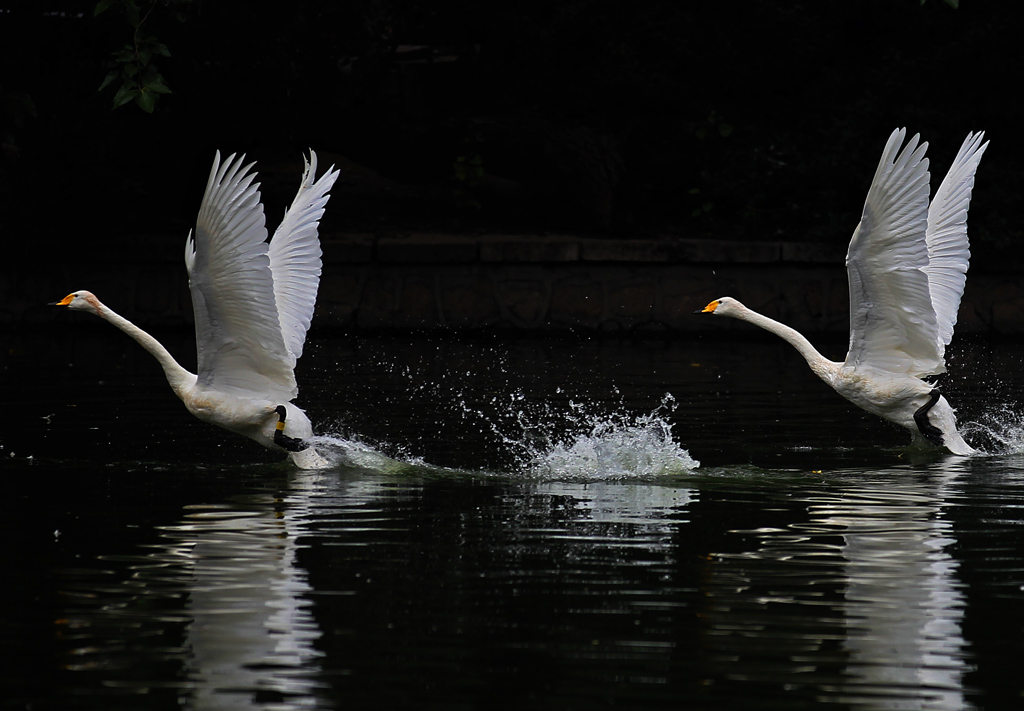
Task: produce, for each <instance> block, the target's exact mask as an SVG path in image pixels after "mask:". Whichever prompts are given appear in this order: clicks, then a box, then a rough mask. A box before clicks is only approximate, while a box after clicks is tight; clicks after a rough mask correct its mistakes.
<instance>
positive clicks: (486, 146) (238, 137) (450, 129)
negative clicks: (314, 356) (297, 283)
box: [0, 0, 1024, 268]
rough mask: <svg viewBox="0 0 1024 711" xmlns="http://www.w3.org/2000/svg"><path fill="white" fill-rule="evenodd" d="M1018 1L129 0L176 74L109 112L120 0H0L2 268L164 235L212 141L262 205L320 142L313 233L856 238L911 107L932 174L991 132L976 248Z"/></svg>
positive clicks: (981, 240) (989, 197) (1004, 235)
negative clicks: (321, 166) (238, 161)
mask: <svg viewBox="0 0 1024 711" xmlns="http://www.w3.org/2000/svg"><path fill="white" fill-rule="evenodd" d="M1015 5H1016V4H1015V3H1007V2H998V3H997V2H984V1H978V0H964V2H962V3H961V4H960V7H959V9H954V8H952V7H950V6H949V5H948V4H947V3H946V2H943V0H927V2H924V3H923V4H922V3H921V2H920V1H919V0H856V1H854V0H848V1H844V2H818V1H814V2H810V1H808V2H787V1H785V0H734V1H731V2H676V1H674V0H631V1H630V2H622V1H621V0H578V1H576V2H565V1H563V2H550V1H549V0H544V1H539V0H515V1H512V0H495V1H488V2H480V1H479V0H439V1H437V2H423V1H419V0H358V1H349V2H335V3H325V2H321V1H313V0H292V1H291V2H287V3H279V4H276V5H268V4H256V3H243V2H216V1H213V0H164V1H161V2H155V3H150V2H146V0H138V7H139V8H140V10H141V12H142V13H143V14H144V16H145V18H146V19H145V22H144V23H143V26H142V29H141V32H140V37H144V36H153V37H156V38H157V39H158V40H159V41H160V42H162V43H163V44H165V45H166V46H167V48H168V50H169V52H170V55H171V56H169V57H164V56H157V57H154V59H153V60H152V64H153V65H154V66H155V68H156V69H157V70H159V72H160V73H161V75H162V76H163V78H164V80H165V81H166V83H167V85H168V86H169V87H170V88H171V90H172V91H173V93H171V94H166V95H163V96H161V97H160V99H159V102H158V103H157V106H156V109H155V111H154V112H153V113H152V114H149V113H146V112H144V111H142V110H141V109H140V108H139V107H138V106H136V105H135V104H133V103H129V104H127V105H125V106H122V107H120V108H118V109H116V110H114V109H112V108H111V106H112V101H113V98H114V94H115V91H116V89H117V85H118V82H115V83H114V84H113V85H111V86H108V87H107V88H105V89H104V90H102V91H98V87H99V86H100V84H101V82H102V81H103V78H104V76H105V75H106V74H107V72H108V71H110V68H111V64H112V62H111V57H112V55H113V53H115V52H117V51H118V50H119V49H121V48H122V47H123V46H124V45H125V44H126V43H129V42H131V41H132V35H133V29H132V26H131V25H130V24H129V22H128V19H127V16H126V13H125V11H124V5H123V0H121V1H119V2H115V3H114V4H113V5H112V6H111V7H110V8H109V9H107V10H106V11H105V12H103V13H102V14H100V15H99V16H95V17H94V12H93V11H94V8H95V7H96V4H95V2H92V1H91V0H90V1H85V0H82V1H78V2H76V1H73V0H33V1H32V2H11V1H10V0H7V1H6V2H4V1H3V0H0V57H2V65H0V99H2V112H0V136H2V144H3V145H2V151H0V236H2V238H3V239H4V243H5V245H4V248H5V250H6V251H7V254H8V255H9V258H11V259H19V260H20V263H19V268H32V267H33V266H34V264H33V263H36V262H39V261H45V260H50V259H55V258H59V256H60V255H61V254H62V253H63V254H67V255H69V257H73V256H74V255H76V254H77V255H80V254H81V253H82V251H83V250H93V249H97V248H98V249H103V248H104V242H103V239H104V236H107V237H116V236H126V235H137V234H165V233H166V234H167V235H168V239H170V238H171V237H173V238H174V239H181V238H183V237H184V235H185V234H186V233H187V230H188V229H189V227H190V226H191V224H192V223H193V221H194V219H195V214H196V211H197V209H198V204H199V200H200V198H201V195H202V190H203V188H204V186H205V181H206V174H207V172H208V170H209V165H210V163H211V159H212V155H213V152H214V150H215V149H220V150H221V151H224V152H233V151H245V152H247V153H248V154H249V155H250V156H251V157H253V158H256V159H258V160H259V161H260V163H259V169H260V170H261V177H262V180H263V185H264V190H263V192H264V197H265V202H266V203H267V204H268V220H269V222H270V223H271V225H273V224H274V223H275V222H276V220H277V219H278V216H279V215H280V211H281V210H283V208H284V206H285V205H286V204H287V202H288V201H289V200H290V197H291V196H292V195H293V194H294V189H295V186H296V184H297V179H298V174H299V171H300V170H301V158H300V154H301V152H302V151H303V150H305V149H306V148H308V147H313V148H315V149H316V150H317V152H318V153H319V154H320V155H321V161H322V162H337V163H339V164H341V165H343V167H344V168H345V170H344V172H343V177H342V179H341V180H340V181H339V185H338V187H337V189H336V190H335V193H334V194H335V196H336V197H335V199H334V200H332V202H331V209H330V210H329V211H328V214H327V216H326V218H325V220H324V225H323V229H324V232H325V233H326V234H331V233H335V234H343V233H345V232H346V231H370V232H377V233H386V232H389V231H392V232H393V231H404V230H427V231H481V230H490V231H495V230H500V231H505V232H523V233H537V232H551V231H554V232H577V233H588V234H597V235H609V236H617V237H625V238H633V237H648V238H649V237H652V236H653V237H666V238H670V237H675V236H682V237H690V238H693V237H697V238H713V239H743V240H778V239H786V240H795V241H818V242H828V243H839V244H845V243H846V241H847V240H848V239H849V236H850V234H851V233H852V230H853V227H854V226H855V225H856V221H857V218H858V216H859V211H860V208H861V205H862V202H863V199H864V195H865V193H866V188H867V185H868V183H869V182H870V179H871V176H872V174H873V172H874V167H875V165H876V163H877V160H878V156H879V155H880V153H881V149H882V147H883V145H884V143H885V140H886V138H887V136H888V134H889V132H890V131H891V130H892V129H893V128H895V127H897V126H907V127H908V128H909V129H910V132H911V133H914V132H920V133H921V134H922V135H923V137H924V138H925V140H927V141H929V142H930V144H931V146H932V150H931V151H930V155H931V157H932V161H933V189H934V185H937V183H938V179H939V177H938V176H941V175H942V174H944V172H945V170H946V168H947V167H948V165H949V163H950V161H951V160H952V158H953V156H954V155H955V153H956V150H957V148H958V147H959V145H960V143H961V141H962V140H963V138H964V136H965V135H966V133H967V131H969V130H979V129H983V130H986V131H987V132H988V136H989V138H990V139H991V140H992V147H991V149H990V150H989V152H988V153H987V154H986V156H985V160H984V162H983V163H982V166H981V169H980V171H979V173H978V190H977V192H976V194H975V198H976V199H975V202H974V203H973V204H972V210H971V220H972V222H971V235H972V242H973V244H974V246H975V250H976V252H975V253H976V255H977V254H978V250H982V251H985V250H1001V249H1007V250H1010V251H1015V245H1016V244H1017V242H1018V241H1019V239H1020V237H1021V228H1020V227H1019V226H1018V225H1017V224H1016V222H1015V221H1013V220H1011V219H1010V215H1012V214H1015V213H1016V212H1017V210H1018V204H1019V202H1020V197H1019V195H1020V193H1021V181H1020V179H1019V177H1018V174H1017V170H1016V167H1017V165H1018V161H1017V160H1016V159H1017V157H1018V156H1019V155H1021V151H1022V146H1021V139H1020V137H1019V136H1020V125H1021V113H1022V102H1021V100H1020V87H1021V67H1022V61H1024V60H1022V52H1021V51H1020V42H1021V40H1020V34H1021V33H1020V23H1019V22H1018V21H1017V14H1018V13H1017V12H1016V10H1015ZM147 13H148V14H147ZM339 195H341V196H342V197H340V198H339V197H337V196H339ZM42 244H45V248H40V246H39V245H42ZM119 244H123V243H119ZM129 245H130V242H129ZM120 248H121V249H130V248H131V247H130V246H128V247H124V246H121V247H120ZM9 266H10V263H9Z"/></svg>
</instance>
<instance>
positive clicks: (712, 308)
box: [693, 301, 720, 314]
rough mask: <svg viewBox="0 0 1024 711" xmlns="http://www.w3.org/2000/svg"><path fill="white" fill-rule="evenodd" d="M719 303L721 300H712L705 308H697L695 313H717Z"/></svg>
mask: <svg viewBox="0 0 1024 711" xmlns="http://www.w3.org/2000/svg"><path fill="white" fill-rule="evenodd" d="M719 303H720V302H718V301H712V302H711V303H710V304H708V305H707V306H705V307H704V308H702V309H697V310H696V311H694V312H693V313H695V314H713V313H715V309H717V308H718V304H719Z"/></svg>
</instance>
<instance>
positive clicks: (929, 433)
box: [914, 388, 945, 447]
mask: <svg viewBox="0 0 1024 711" xmlns="http://www.w3.org/2000/svg"><path fill="white" fill-rule="evenodd" d="M941 396H942V393H940V392H939V389H938V388H935V389H934V390H932V391H931V392H930V393H928V402H926V403H925V404H924V405H922V406H921V407H920V408H919V409H918V411H917V412H915V413H914V422H916V423H917V429H919V430H921V434H923V435H924V437H925V439H927V440H928V441H929V442H931V443H932V444H934V445H938V446H939V447H943V446H945V443H944V442H943V441H942V430H940V429H939V428H938V427H936V426H935V425H933V424H932V423H931V422H929V421H928V411H929V410H931V409H932V406H934V405H935V403H937V402H938V401H939V398H940V397H941Z"/></svg>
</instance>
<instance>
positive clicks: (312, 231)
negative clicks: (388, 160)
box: [269, 150, 338, 365]
mask: <svg viewBox="0 0 1024 711" xmlns="http://www.w3.org/2000/svg"><path fill="white" fill-rule="evenodd" d="M305 166H306V167H305V170H304V171H303V173H302V183H301V185H300V186H299V192H298V193H297V194H296V195H295V200H293V201H292V204H291V207H289V208H288V209H287V210H286V211H285V214H284V219H283V220H282V221H281V224H280V225H279V226H278V228H277V231H275V232H274V238H273V239H272V240H270V250H269V256H270V271H271V273H272V274H273V278H274V298H275V300H276V302H277V311H278V316H279V317H280V321H281V333H282V335H283V338H284V344H285V347H286V348H287V349H288V353H289V354H290V356H291V357H292V359H293V360H292V364H293V365H294V362H295V360H298V358H299V357H300V356H301V355H302V344H303V343H304V342H305V340H306V331H307V330H308V329H309V323H310V320H311V319H312V318H313V308H314V306H315V305H316V292H317V288H318V287H319V285H320V270H321V260H320V257H321V251H320V240H319V239H318V238H317V224H318V222H319V220H320V218H321V217H322V216H323V214H324V206H325V205H327V200H328V198H329V197H330V196H329V195H327V191H328V190H330V189H331V186H332V185H334V181H335V180H336V179H337V178H338V171H337V170H334V166H331V168H330V169H329V170H328V171H327V173H325V174H324V175H323V176H322V177H321V178H320V180H317V181H316V182H313V180H314V178H315V177H316V153H314V152H313V151H312V150H311V151H310V152H309V160H308V161H305Z"/></svg>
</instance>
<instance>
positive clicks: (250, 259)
mask: <svg viewBox="0 0 1024 711" xmlns="http://www.w3.org/2000/svg"><path fill="white" fill-rule="evenodd" d="M243 159H244V156H240V157H238V158H237V159H235V156H234V155H231V156H229V157H228V159H227V160H226V161H225V162H224V163H223V164H221V161H220V152H218V153H217V155H216V157H215V158H214V161H213V168H212V169H211V170H210V179H209V181H208V182H207V184H206V193H205V195H204V196H203V202H202V205H201V206H200V208H199V218H198V220H197V221H196V229H195V233H194V234H191V235H189V239H188V242H187V243H186V246H185V265H186V267H187V268H188V274H189V288H190V289H191V291H192V309H193V311H194V313H195V321H196V350H197V353H198V357H199V363H198V375H199V384H200V385H201V386H204V387H210V388H215V389H217V390H225V391H233V392H236V393H240V394H246V395H253V394H255V395H257V396H259V397H264V398H267V399H274V400H278V399H279V400H284V401H288V400H291V399H293V398H294V397H295V395H296V394H297V392H298V390H297V388H296V385H295V375H294V373H293V372H292V369H293V367H294V364H295V359H294V358H293V357H292V356H291V355H290V354H289V353H288V350H287V349H286V347H285V344H284V339H283V338H282V335H281V326H280V322H279V320H278V315H277V306H276V303H275V300H274V280H273V276H272V274H271V271H270V257H269V256H268V249H267V230H266V227H265V221H264V217H263V206H262V205H261V204H260V194H259V190H258V187H259V184H258V183H254V182H253V180H254V179H255V177H256V175H255V173H252V172H250V169H251V168H252V164H251V163H250V164H249V165H245V166H243Z"/></svg>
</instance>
